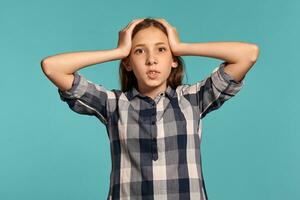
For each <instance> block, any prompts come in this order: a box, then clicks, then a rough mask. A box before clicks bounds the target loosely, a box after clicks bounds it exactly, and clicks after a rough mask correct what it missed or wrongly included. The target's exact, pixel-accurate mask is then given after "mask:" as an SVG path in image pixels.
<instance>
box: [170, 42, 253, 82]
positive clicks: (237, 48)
mask: <svg viewBox="0 0 300 200" xmlns="http://www.w3.org/2000/svg"><path fill="white" fill-rule="evenodd" d="M176 54H178V55H195V56H207V57H213V58H218V59H222V60H224V61H226V62H227V63H228V64H227V65H226V67H225V68H224V71H225V72H226V73H227V74H229V75H231V76H232V77H233V78H234V80H236V81H238V82H240V81H242V80H243V79H244V77H245V75H246V73H247V72H248V71H249V70H250V68H251V67H252V66H253V65H254V63H255V62H256V60H257V59H258V56H259V48H258V46H257V45H256V44H253V43H243V42H205V43H181V44H180V45H179V46H178V48H177V51H176Z"/></svg>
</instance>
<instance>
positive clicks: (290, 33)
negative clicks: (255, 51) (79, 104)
mask: <svg viewBox="0 0 300 200" xmlns="http://www.w3.org/2000/svg"><path fill="white" fill-rule="evenodd" d="M299 10H300V2H299V1H296V0H289V1H271V0H264V1H259V0H252V1H240V0H239V1H238V0H228V1H201V0H193V1H154V0H152V1H136V0H130V1H116V0H110V1H99V0H98V1H96V0H89V1H78V0H72V1H71V0H52V1H50V0H40V1H38V0H36V1H33V0H27V1H1V3H0V57H1V59H0V60H1V78H0V90H1V100H0V102H1V112H0V124H1V125H0V199H1V200H20V199H22V200H54V199H55V200H69V199H72V200H82V199H84V200H102V199H106V197H107V193H108V189H109V175H110V170H111V160H110V159H111V157H110V149H109V140H108V137H107V133H106V129H105V126H104V125H103V124H102V123H100V121H99V120H98V119H97V118H96V117H92V116H84V115H79V114H77V113H74V112H72V111H71V110H70V109H69V107H68V106H67V104H66V103H64V102H62V101H61V100H60V99H59V96H58V93H57V88H56V87H55V85H53V84H52V83H51V82H50V81H49V80H48V79H47V77H46V76H45V75H44V74H43V72H42V70H41V66H40V62H41V60H42V59H43V58H45V57H46V56H49V55H54V54H58V53H63V52H72V51H85V50H105V49H112V48H115V47H116V46H117V41H118V31H119V30H121V29H122V28H123V27H124V26H126V25H127V24H128V23H129V22H130V21H131V20H132V19H135V18H142V17H154V18H165V19H166V20H167V21H168V22H169V23H171V25H173V26H175V27H176V28H177V30H178V32H179V35H180V39H181V41H182V42H209V41H241V42H250V43H255V44H257V45H258V46H259V48H260V57H259V59H258V61H257V62H256V64H255V65H254V66H253V68H252V69H251V71H249V72H248V74H247V76H246V78H245V85H244V88H243V89H242V90H241V91H240V92H239V93H238V94H237V95H236V96H235V97H233V98H232V99H230V100H229V101H228V102H226V103H225V104H224V105H223V106H222V107H221V108H220V109H218V110H215V111H213V112H211V113H210V114H208V115H207V116H206V117H205V118H204V119H203V133H202V134H203V135H202V146H201V152H202V161H203V173H204V180H205V183H206V189H207V193H208V197H209V198H210V199H211V200H241V199H243V200H253V199H255V200H297V199H300V190H299V189H300V188H299V186H300V184H299V183H300V174H299V169H300V156H299V155H300V154H299V151H300V147H299V146H300V145H299V141H300V135H299V134H300V126H299V124H300V123H299V116H298V115H299V111H300V106H299V105H300V104H299V102H298V101H299V97H300V95H299V94H298V92H299V86H300V85H299V81H298V80H299V79H298V78H297V77H298V74H299V73H300V67H299V66H298V65H299V64H298V61H299V42H300V40H299V35H300V26H299V20H298V19H299V18H300V13H299ZM183 59H184V61H185V63H186V69H187V74H186V77H185V83H195V82H196V81H198V80H200V79H203V78H205V77H206V76H208V75H209V74H210V73H211V72H212V70H213V69H214V68H215V67H216V66H218V65H219V64H220V63H221V62H222V60H218V59H214V58H208V57H194V56H186V57H183ZM118 64H119V60H115V61H112V62H106V63H101V64H97V65H93V66H90V67H87V68H84V69H81V70H80V73H81V74H83V75H84V76H85V77H86V78H87V79H89V80H91V81H92V82H95V83H101V84H103V85H104V86H106V88H108V89H113V88H120V86H119V80H118V67H119V66H118ZM297 88H298V89H297ZM297 116H298V117H297ZM297 119H298V120H297Z"/></svg>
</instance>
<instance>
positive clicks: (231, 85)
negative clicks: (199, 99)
mask: <svg viewBox="0 0 300 200" xmlns="http://www.w3.org/2000/svg"><path fill="white" fill-rule="evenodd" d="M227 64H228V63H227V62H223V63H221V64H220V65H219V66H218V67H216V68H215V69H214V70H213V73H212V75H211V78H212V82H213V84H214V86H215V87H216V88H217V89H218V90H219V91H220V92H223V93H227V94H229V95H235V94H236V93H237V92H238V91H240V89H241V88H242V87H243V86H244V84H245V79H244V78H243V79H242V81H240V82H238V81H236V80H234V78H233V77H232V76H231V75H229V74H227V73H226V72H225V71H224V67H225V66H226V65H227Z"/></svg>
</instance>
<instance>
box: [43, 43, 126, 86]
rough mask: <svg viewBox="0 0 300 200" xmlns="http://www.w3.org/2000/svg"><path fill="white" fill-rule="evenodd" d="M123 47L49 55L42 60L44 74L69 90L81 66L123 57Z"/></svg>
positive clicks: (57, 84) (54, 82)
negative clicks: (75, 73)
mask: <svg viewBox="0 0 300 200" xmlns="http://www.w3.org/2000/svg"><path fill="white" fill-rule="evenodd" d="M123 56H124V53H123V52H122V51H121V49H119V48H116V49H112V50H99V51H82V52H68V53H62V54H57V55H53V56H49V57H46V58H44V59H43V60H42V61H41V67H42V70H43V72H44V74H45V75H46V76H47V77H48V78H49V79H50V80H51V81H52V82H53V84H55V85H56V86H57V87H58V88H59V89H61V90H62V91H65V90H69V89H70V88H71V86H72V83H73V80H74V74H73V73H74V72H76V71H78V70H79V69H81V68H84V67H87V66H90V65H93V64H97V63H103V62H107V61H112V60H117V59H121V58H123Z"/></svg>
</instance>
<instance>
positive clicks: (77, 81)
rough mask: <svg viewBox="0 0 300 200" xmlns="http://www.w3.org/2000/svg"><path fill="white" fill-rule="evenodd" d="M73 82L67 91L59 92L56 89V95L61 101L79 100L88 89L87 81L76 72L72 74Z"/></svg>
mask: <svg viewBox="0 0 300 200" xmlns="http://www.w3.org/2000/svg"><path fill="white" fill-rule="evenodd" d="M73 75H74V80H73V83H72V87H71V88H70V89H69V90H65V91H61V90H60V89H59V88H58V93H59V95H60V98H61V100H63V101H64V100H65V98H68V99H74V98H80V97H81V96H82V95H83V94H84V93H85V91H86V89H87V87H88V82H87V80H86V79H85V78H84V77H83V76H82V75H80V74H79V73H78V72H77V71H76V72H74V73H73Z"/></svg>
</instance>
